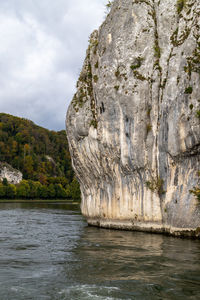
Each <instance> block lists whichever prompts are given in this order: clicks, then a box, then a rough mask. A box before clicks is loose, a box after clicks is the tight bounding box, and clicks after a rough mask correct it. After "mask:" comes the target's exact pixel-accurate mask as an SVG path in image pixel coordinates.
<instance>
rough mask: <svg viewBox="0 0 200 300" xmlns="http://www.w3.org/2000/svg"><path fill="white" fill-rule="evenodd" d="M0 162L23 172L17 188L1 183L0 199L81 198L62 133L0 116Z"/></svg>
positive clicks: (1, 114)
mask: <svg viewBox="0 0 200 300" xmlns="http://www.w3.org/2000/svg"><path fill="white" fill-rule="evenodd" d="M0 161H1V162H7V163H9V164H10V165H11V166H12V167H14V168H16V169H18V170H20V171H21V172H22V173H23V178H24V180H23V181H22V182H21V183H20V184H18V185H16V186H13V185H8V184H7V183H5V182H4V184H3V183H2V184H0V197H1V198H3V197H8V198H15V197H18V198H67V197H69V198H76V199H77V198H80V190H79V184H78V182H77V180H76V178H75V176H74V172H73V169H72V166H71V158H70V153H69V147H68V142H67V138H66V133H65V131H64V130H61V131H59V132H55V131H50V130H48V129H45V128H42V127H40V126H37V125H35V124H34V123H33V122H32V121H30V120H26V119H23V118H18V117H14V116H12V115H8V114H4V113H0Z"/></svg>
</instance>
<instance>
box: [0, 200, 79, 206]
mask: <svg viewBox="0 0 200 300" xmlns="http://www.w3.org/2000/svg"><path fill="white" fill-rule="evenodd" d="M0 203H66V204H75V205H78V204H80V201H78V200H77V201H73V200H71V199H0Z"/></svg>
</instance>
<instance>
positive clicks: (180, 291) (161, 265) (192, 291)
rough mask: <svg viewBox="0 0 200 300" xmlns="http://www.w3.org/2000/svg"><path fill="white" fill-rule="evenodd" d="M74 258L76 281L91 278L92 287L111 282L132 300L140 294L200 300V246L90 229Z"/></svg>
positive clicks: (84, 235) (192, 243) (154, 235)
mask: <svg viewBox="0 0 200 300" xmlns="http://www.w3.org/2000/svg"><path fill="white" fill-rule="evenodd" d="M74 254H75V257H76V259H77V261H78V265H79V267H78V269H76V272H77V281H80V282H81V281H82V282H83V283H84V282H85V280H84V274H87V278H88V281H89V282H90V283H91V284H97V283H98V284H99V283H101V284H103V285H108V284H109V283H111V282H112V286H115V287H120V290H121V292H122V295H124V296H125V295H126V296H127V297H128V295H129V294H130V293H131V295H132V297H134V295H135V292H136V291H137V293H139V294H138V297H139V295H140V296H141V297H142V295H143V297H145V295H146V293H147V294H148V296H149V293H150V294H151V293H153V294H152V297H153V298H152V299H157V298H156V297H167V296H168V297H174V298H169V299H179V298H178V297H179V296H180V297H181V295H182V296H183V295H187V296H188V297H189V296H192V295H196V296H197V295H198V296H199V297H200V265H199V258H200V244H199V242H198V241H192V240H182V239H177V238H173V237H166V236H163V235H156V234H144V233H138V232H127V231H113V230H104V229H98V228H92V227H87V228H85V230H84V232H83V234H82V236H81V238H80V241H79V244H78V246H77V248H76V249H74ZM188 283H189V284H188ZM126 289H128V290H129V292H128V291H127V290H126ZM155 291H156V292H155ZM122 295H121V297H122ZM146 296H147V295H146ZM131 299H132V298H131ZM141 299H145V298H141ZM149 299H151V298H149ZM160 299H163V298H160ZM165 299H167V298H165ZM188 299H190V298H188ZM191 299H192V298H191ZM195 299H196V298H195Z"/></svg>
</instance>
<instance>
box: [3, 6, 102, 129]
mask: <svg viewBox="0 0 200 300" xmlns="http://www.w3.org/2000/svg"><path fill="white" fill-rule="evenodd" d="M105 2H107V1H106V0H73V1H72V0H70V1H69V0H57V1H53V0H51V1H50V0H34V1H32V0H18V1H16V0H1V1H0V44H1V47H0V111H1V112H7V113H10V114H14V115H18V116H22V117H25V118H28V119H31V120H33V121H34V122H35V123H37V124H39V125H41V126H44V127H47V128H50V129H54V130H60V129H64V122H65V114H66V110H67V106H68V104H69V102H70V101H71V99H72V97H73V93H74V91H75V84H76V80H77V77H78V74H79V71H80V69H81V66H82V63H83V59H84V56H85V51H86V48H87V44H88V37H89V35H90V33H91V32H92V31H93V30H94V29H95V28H97V27H98V26H99V25H100V24H101V22H102V21H103V18H104V15H105Z"/></svg>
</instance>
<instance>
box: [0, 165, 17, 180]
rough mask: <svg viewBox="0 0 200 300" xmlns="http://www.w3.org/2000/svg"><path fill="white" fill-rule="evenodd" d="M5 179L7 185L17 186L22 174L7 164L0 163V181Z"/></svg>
mask: <svg viewBox="0 0 200 300" xmlns="http://www.w3.org/2000/svg"><path fill="white" fill-rule="evenodd" d="M4 178H6V179H7V181H8V183H12V184H17V183H20V181H21V180H22V173H21V172H20V171H19V170H16V169H14V168H13V167H11V165H9V164H7V163H2V162H0V180H1V181H2V180H3V179H4Z"/></svg>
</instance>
